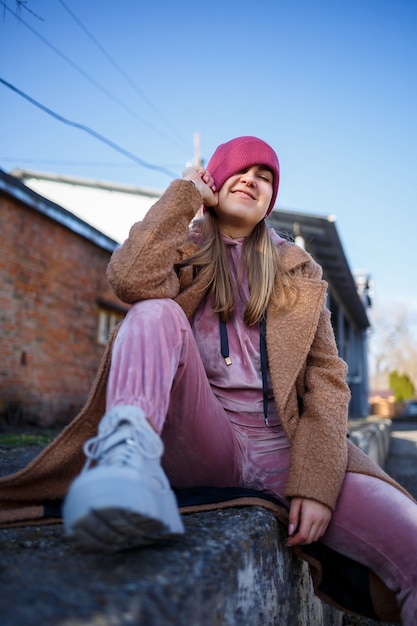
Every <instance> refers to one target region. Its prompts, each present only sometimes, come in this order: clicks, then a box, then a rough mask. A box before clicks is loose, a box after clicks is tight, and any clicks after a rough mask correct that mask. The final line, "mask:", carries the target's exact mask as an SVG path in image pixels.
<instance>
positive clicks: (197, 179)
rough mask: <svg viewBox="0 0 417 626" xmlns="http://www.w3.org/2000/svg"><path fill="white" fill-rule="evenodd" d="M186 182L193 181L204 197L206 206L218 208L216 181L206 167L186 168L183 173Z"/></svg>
mask: <svg viewBox="0 0 417 626" xmlns="http://www.w3.org/2000/svg"><path fill="white" fill-rule="evenodd" d="M182 177H183V178H184V180H191V181H192V182H193V183H194V185H195V186H196V187H197V189H198V191H199V192H200V193H201V195H202V197H203V204H204V205H205V206H217V203H218V193H217V191H216V185H215V184H214V180H213V179H212V177H211V176H210V174H209V173H208V172H207V170H205V169H204V167H186V168H185V170H184V171H183V173H182Z"/></svg>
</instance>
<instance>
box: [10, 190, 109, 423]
mask: <svg viewBox="0 0 417 626" xmlns="http://www.w3.org/2000/svg"><path fill="white" fill-rule="evenodd" d="M109 258H110V253H109V252H107V251H105V250H103V249H101V248H100V247H98V246H96V245H95V244H94V243H92V242H90V241H88V240H87V239H84V238H83V237H81V236H79V235H77V234H76V233H73V232H72V231H71V230H69V229H67V228H65V227H64V226H61V225H60V224H58V223H57V222H55V221H53V220H52V219H49V218H48V217H46V216H44V215H42V214H41V213H38V212H37V211H35V210H33V209H31V208H28V207H26V206H25V205H22V204H20V203H18V202H17V201H15V200H11V199H7V198H5V197H0V414H2V415H3V418H4V417H5V416H7V418H8V419H9V420H20V421H24V422H27V421H29V422H33V423H36V424H39V425H42V426H47V425H51V424H56V423H66V422H68V421H69V420H70V419H71V418H72V417H74V416H75V414H76V413H77V412H78V410H79V409H80V408H81V407H82V405H83V404H84V402H85V400H86V398H87V395H88V392H89V389H90V385H91V382H92V380H93V378H94V375H95V373H96V370H97V366H98V364H99V361H100V358H101V355H102V353H103V346H101V345H99V344H98V342H97V324H98V308H99V307H98V304H97V301H98V300H100V301H101V302H103V301H104V302H108V303H109V304H113V305H115V306H117V305H119V306H120V305H121V303H120V301H119V300H118V299H117V298H116V296H115V295H114V294H113V292H112V290H111V287H110V285H109V284H108V282H107V278H106V267H107V264H108V261H109Z"/></svg>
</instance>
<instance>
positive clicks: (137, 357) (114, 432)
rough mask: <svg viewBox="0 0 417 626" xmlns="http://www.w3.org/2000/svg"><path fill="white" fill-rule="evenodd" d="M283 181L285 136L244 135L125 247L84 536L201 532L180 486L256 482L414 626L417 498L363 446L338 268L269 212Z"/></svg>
mask: <svg viewBox="0 0 417 626" xmlns="http://www.w3.org/2000/svg"><path fill="white" fill-rule="evenodd" d="M279 177H280V168H279V162H278V158H277V156H276V154H275V152H274V151H273V149H272V148H271V147H270V146H269V145H268V144H266V143H265V142H264V141H262V140H260V139H258V138H255V137H239V138H236V139H232V140H231V141H229V142H227V143H225V144H222V145H220V146H219V147H218V148H217V150H216V151H215V153H214V155H213V157H212V159H211V160H210V162H209V163H208V165H207V169H204V168H201V167H200V168H193V167H190V168H187V169H186V170H185V171H184V173H183V180H176V181H174V182H173V183H172V184H171V185H170V186H169V188H168V189H167V191H166V192H165V194H164V195H163V196H162V197H161V198H160V200H159V201H158V202H157V203H156V204H155V205H154V206H153V207H152V209H151V210H150V211H149V212H148V214H147V215H146V217H145V218H144V220H143V221H142V222H139V223H137V224H135V225H134V226H133V227H132V229H131V232H130V235H129V238H128V239H127V241H126V242H125V243H124V244H123V245H122V246H121V247H120V248H118V249H117V250H116V251H115V252H114V254H113V257H112V259H111V261H110V264H109V269H108V277H109V280H110V282H111V284H112V286H113V288H114V290H115V292H116V293H117V295H118V296H119V298H120V299H121V300H123V301H124V302H127V303H129V304H132V306H131V308H130V310H129V312H128V314H127V316H126V318H125V320H124V321H123V323H122V324H121V327H120V329H119V330H118V332H117V336H116V340H115V342H114V346H113V351H112V358H111V366H110V371H109V375H108V378H106V377H104V379H105V380H104V383H103V382H99V383H98V384H97V386H96V390H97V389H98V391H96V394H98V395H100V394H101V391H100V390H101V389H104V385H106V387H105V388H106V411H105V414H104V416H103V417H102V419H101V421H100V424H99V428H98V433H97V434H96V436H94V437H92V438H90V439H89V440H88V441H87V443H86V444H85V446H84V450H85V453H86V455H87V457H88V460H87V464H86V466H85V468H84V470H83V471H82V472H81V474H80V475H79V476H78V477H77V478H76V479H75V481H74V482H73V483H72V485H71V487H70V489H69V491H68V494H67V497H66V500H65V504H64V523H65V528H66V532H67V534H68V535H69V537H71V538H72V539H73V541H74V542H75V543H76V544H77V545H78V546H79V547H81V548H85V549H101V550H115V549H123V548H128V547H130V546H137V545H141V544H143V543H148V542H152V541H157V540H158V539H165V538H167V537H171V536H176V535H180V534H181V533H183V532H184V529H183V524H182V521H181V516H180V514H179V511H178V507H177V503H176V499H175V497H174V494H173V492H172V490H171V486H170V485H172V486H174V487H175V488H177V489H186V488H189V487H196V486H198V487H201V486H203V487H204V486H213V487H219V488H227V487H240V488H249V489H253V490H256V491H257V492H261V493H262V494H265V495H266V496H271V497H273V498H274V499H275V500H276V501H278V502H279V503H281V505H283V506H285V507H286V509H287V510H288V535H289V537H288V541H287V545H288V546H292V547H296V548H297V549H300V548H302V547H304V548H305V549H307V548H309V547H311V544H312V543H313V542H317V541H318V540H319V544H320V545H324V546H326V549H327V548H330V549H332V550H334V551H336V552H337V553H338V554H341V555H343V556H344V557H349V558H350V559H353V560H354V561H357V562H360V563H362V564H363V565H365V566H367V567H368V568H370V570H372V571H373V572H375V573H376V574H377V576H378V577H379V579H380V580H382V581H383V583H384V584H385V590H386V589H387V588H388V589H389V590H391V591H392V592H393V593H394V594H395V597H396V602H397V604H398V607H399V608H400V611H401V618H402V620H403V623H404V624H408V625H409V626H411V625H414V624H416V623H417V590H416V582H417V580H416V579H417V568H416V567H415V554H416V553H417V532H416V531H417V506H416V504H415V503H414V501H413V500H412V499H411V497H410V496H408V494H406V493H405V492H404V490H402V488H401V487H399V486H398V485H396V484H395V483H394V482H393V481H392V480H391V479H390V478H389V477H388V476H387V475H386V474H385V473H384V472H383V471H382V470H381V469H380V468H379V467H378V466H376V465H375V464H374V463H373V462H372V461H371V460H370V459H369V458H368V457H366V455H364V454H363V453H361V452H360V450H359V449H358V448H356V447H355V446H354V445H353V444H351V443H350V442H349V441H348V440H347V414H348V403H349V390H348V387H347V385H346V382H345V377H346V370H347V368H346V365H345V363H344V362H343V361H342V360H341V359H340V358H339V356H338V352H337V347H336V343H335V339H334V335H333V331H332V326H331V322H330V313H329V311H328V310H327V308H326V284H325V282H324V281H323V280H322V271H321V268H320V267H319V266H318V265H317V263H315V262H314V261H313V259H312V258H311V257H310V256H309V255H308V254H307V253H306V252H305V251H303V250H302V249H300V248H298V247H297V246H295V245H294V244H292V243H289V242H287V241H285V240H284V239H282V238H280V237H279V236H278V235H277V234H276V233H275V232H274V231H273V230H272V229H271V230H269V229H268V227H267V225H266V222H265V218H266V217H267V216H268V215H269V213H270V212H271V210H272V208H273V206H274V203H275V200H276V197H277V192H278V185H279ZM202 205H203V216H202V217H200V218H198V219H194V218H195V216H196V215H197V214H198V212H199V209H200V208H201V206H202ZM190 223H192V225H191V227H190ZM102 379H103V376H101V378H100V377H99V380H100V381H101V380H102ZM86 415H87V414H84V422H83V423H84V425H85V424H86V423H87V421H88V420H87V419H86ZM79 430H80V429H79ZM68 438H69V436H67V440H68ZM84 438H85V435H84ZM68 466H69V465H68ZM15 487H16V485H15ZM393 537H397V538H401V539H399V540H398V541H397V540H393ZM405 538H406V540H405Z"/></svg>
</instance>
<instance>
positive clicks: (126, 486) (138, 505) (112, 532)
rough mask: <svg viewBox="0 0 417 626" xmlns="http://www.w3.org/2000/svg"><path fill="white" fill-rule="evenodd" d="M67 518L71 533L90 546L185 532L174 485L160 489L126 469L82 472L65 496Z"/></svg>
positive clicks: (128, 544) (120, 546)
mask: <svg viewBox="0 0 417 626" xmlns="http://www.w3.org/2000/svg"><path fill="white" fill-rule="evenodd" d="M132 494H133V495H134V497H132ZM63 517H64V526H65V532H66V535H67V537H68V538H69V540H70V541H71V542H72V543H73V544H74V546H76V547H78V548H80V549H83V550H85V551H95V552H97V551H100V552H117V551H119V550H126V549H129V548H132V547H136V546H143V545H149V544H151V543H155V542H158V541H162V540H165V539H172V538H174V537H178V536H180V535H182V534H184V526H183V524H182V520H181V515H180V513H179V511H178V506H177V502H176V499H175V496H174V494H173V492H172V490H171V489H170V488H168V489H165V490H163V491H160V492H155V491H153V490H151V489H149V488H148V487H145V485H144V484H143V483H141V482H140V481H138V478H137V474H135V473H133V474H132V473H131V472H129V471H125V470H121V471H119V470H116V471H111V472H109V471H108V469H107V468H104V469H101V468H97V469H93V470H90V471H89V472H87V473H85V474H81V475H80V476H79V477H78V478H77V479H76V480H75V481H74V483H73V484H72V485H71V488H70V490H69V492H68V495H67V497H66V499H65V502H64V509H63Z"/></svg>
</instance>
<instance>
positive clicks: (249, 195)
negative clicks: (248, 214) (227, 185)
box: [233, 189, 256, 200]
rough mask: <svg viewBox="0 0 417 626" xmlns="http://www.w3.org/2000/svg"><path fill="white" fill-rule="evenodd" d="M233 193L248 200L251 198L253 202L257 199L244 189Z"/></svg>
mask: <svg viewBox="0 0 417 626" xmlns="http://www.w3.org/2000/svg"><path fill="white" fill-rule="evenodd" d="M233 193H237V194H239V195H242V196H246V197H247V198H251V199H252V200H256V198H255V197H254V196H253V195H252V194H251V193H250V192H249V191H245V190H244V189H235V190H234V191H233Z"/></svg>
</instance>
